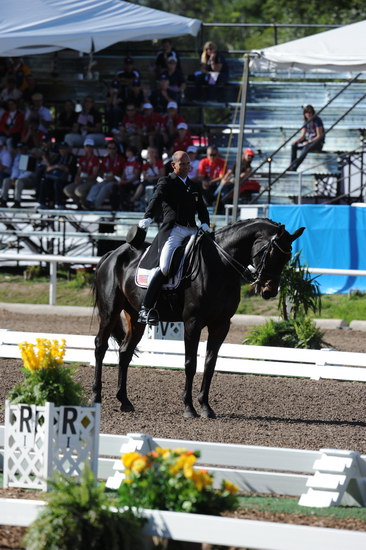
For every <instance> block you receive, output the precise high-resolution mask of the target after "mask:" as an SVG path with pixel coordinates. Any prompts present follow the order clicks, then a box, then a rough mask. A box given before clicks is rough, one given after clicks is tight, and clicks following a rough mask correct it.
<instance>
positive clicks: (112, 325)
mask: <svg viewBox="0 0 366 550" xmlns="http://www.w3.org/2000/svg"><path fill="white" fill-rule="evenodd" d="M120 311H121V310H120V308H119V307H114V308H113V310H112V311H111V312H110V314H109V315H108V314H107V313H106V312H104V313H103V315H101V317H100V324H99V330H98V334H97V335H96V337H95V373H94V383H93V394H94V402H95V403H101V401H102V368H103V359H104V356H105V354H106V351H107V349H108V340H109V337H110V335H111V334H112V335H113V337H114V338H115V339H116V340H117V342H118V344H119V345H121V342H122V340H123V336H124V332H123V328H122V323H121V318H120Z"/></svg>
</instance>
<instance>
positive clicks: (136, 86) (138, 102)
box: [126, 80, 146, 111]
mask: <svg viewBox="0 0 366 550" xmlns="http://www.w3.org/2000/svg"><path fill="white" fill-rule="evenodd" d="M145 101H146V95H145V91H144V90H143V88H142V86H141V81H140V80H133V82H132V84H131V86H130V88H129V90H128V93H127V101H126V103H127V105H131V104H132V105H134V106H135V107H136V109H137V110H138V111H141V109H142V106H143V104H144V103H145Z"/></svg>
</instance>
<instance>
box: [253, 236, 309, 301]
mask: <svg viewBox="0 0 366 550" xmlns="http://www.w3.org/2000/svg"><path fill="white" fill-rule="evenodd" d="M304 230H305V227H300V228H299V229H297V230H296V231H294V233H292V234H290V233H288V231H286V229H285V226H284V225H279V226H278V229H277V232H276V233H275V234H272V235H267V234H265V233H263V234H262V233H261V234H259V235H258V237H257V238H256V239H255V241H254V244H253V247H252V253H251V256H252V266H253V268H254V270H253V276H254V278H255V281H254V285H255V291H256V292H257V294H260V295H261V296H262V298H264V299H265V300H268V299H269V298H274V296H276V295H277V292H278V285H279V282H280V277H281V273H282V269H283V268H284V266H285V264H286V263H287V262H288V261H289V260H290V258H291V252H292V248H291V245H292V243H293V241H294V240H296V239H297V238H298V237H300V235H302V233H303V231H304Z"/></svg>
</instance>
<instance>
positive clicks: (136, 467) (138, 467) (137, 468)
mask: <svg viewBox="0 0 366 550" xmlns="http://www.w3.org/2000/svg"><path fill="white" fill-rule="evenodd" d="M146 467H147V461H146V457H145V456H142V457H141V458H138V459H137V460H135V461H134V462H133V463H132V465H131V470H132V471H133V473H134V474H140V473H141V472H143V471H144V470H145V469H146Z"/></svg>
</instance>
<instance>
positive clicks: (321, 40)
mask: <svg viewBox="0 0 366 550" xmlns="http://www.w3.org/2000/svg"><path fill="white" fill-rule="evenodd" d="M257 53H259V57H258V58H256V59H254V60H253V62H252V64H251V67H252V69H253V70H263V69H265V70H268V69H292V68H295V69H301V70H302V71H311V70H315V69H318V70H319V69H321V70H329V71H352V72H353V71H355V72H360V71H366V21H360V22H358V23H353V24H351V25H346V26H344V27H339V28H337V29H332V30H330V31H326V32H322V33H318V34H313V35H311V36H307V37H305V38H300V39H299V40H293V41H291V42H286V43H284V44H279V45H278V46H272V47H270V48H265V49H264V50H262V51H257Z"/></svg>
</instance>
